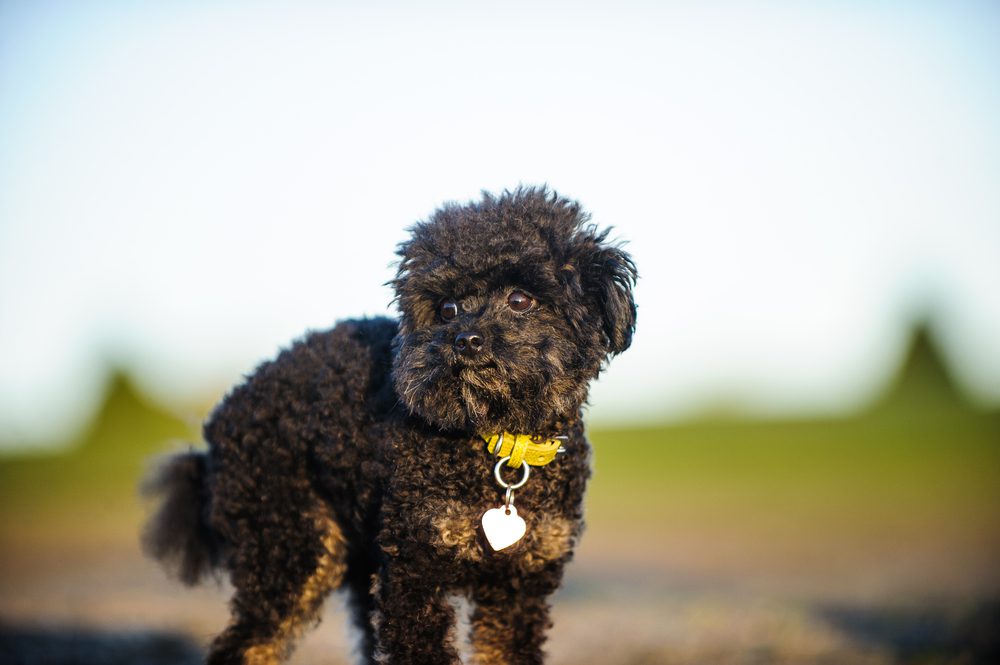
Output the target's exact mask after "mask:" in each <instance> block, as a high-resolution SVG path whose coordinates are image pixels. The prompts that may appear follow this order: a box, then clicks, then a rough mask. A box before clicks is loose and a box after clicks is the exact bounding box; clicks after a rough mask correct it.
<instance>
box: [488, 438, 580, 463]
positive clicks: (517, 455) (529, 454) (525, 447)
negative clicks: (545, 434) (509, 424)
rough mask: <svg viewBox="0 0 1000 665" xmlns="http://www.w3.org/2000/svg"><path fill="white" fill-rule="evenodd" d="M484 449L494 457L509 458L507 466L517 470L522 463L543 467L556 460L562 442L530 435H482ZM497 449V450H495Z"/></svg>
mask: <svg viewBox="0 0 1000 665" xmlns="http://www.w3.org/2000/svg"><path fill="white" fill-rule="evenodd" d="M483 440H484V441H486V449H487V450H488V451H489V452H490V454H491V455H494V456H495V457H510V459H509V460H507V466H509V467H511V468H515V469H516V468H518V467H520V466H521V463H522V462H524V463H526V464H529V465H531V466H545V465H546V464H548V463H549V462H551V461H552V460H554V459H555V458H556V453H558V452H560V446H562V442H561V441H560V440H559V439H554V438H553V439H540V438H538V437H532V436H531V435H530V434H511V433H510V432H500V433H499V434H484V435H483ZM498 447H499V450H497V448H498Z"/></svg>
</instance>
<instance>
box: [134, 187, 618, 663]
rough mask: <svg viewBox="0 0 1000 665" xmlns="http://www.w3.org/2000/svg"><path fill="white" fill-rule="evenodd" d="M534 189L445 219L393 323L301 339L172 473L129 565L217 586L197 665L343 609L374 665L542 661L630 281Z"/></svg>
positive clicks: (399, 289)
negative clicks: (226, 582) (467, 627)
mask: <svg viewBox="0 0 1000 665" xmlns="http://www.w3.org/2000/svg"><path fill="white" fill-rule="evenodd" d="M588 220H589V216H588V215H587V214H586V213H585V212H584V211H583V210H582V209H581V207H580V206H579V204H577V203H575V202H573V201H570V200H568V199H566V198H562V197H560V196H558V195H557V194H555V193H553V192H551V191H549V190H547V189H546V188H518V189H516V190H515V191H512V192H511V191H506V192H504V193H503V194H502V195H500V196H493V195H490V194H484V195H483V198H482V200H480V201H477V202H472V203H469V204H467V205H457V204H448V205H445V206H444V207H443V208H441V209H440V210H438V211H437V212H435V213H434V214H433V215H432V216H431V217H430V218H429V219H428V220H426V221H423V222H420V223H417V224H416V225H415V226H414V227H413V228H412V229H411V230H412V235H411V237H410V238H409V240H407V241H405V242H403V243H402V244H401V245H400V246H399V248H398V250H397V253H398V255H399V256H400V260H399V263H398V271H397V273H396V276H395V278H394V279H393V280H392V282H391V285H392V286H393V287H394V289H395V292H396V301H397V303H398V306H399V311H400V317H399V320H392V319H388V318H373V319H361V320H350V321H343V322H341V323H338V324H337V325H336V326H335V327H334V328H333V329H331V330H327V331H323V332H313V333H310V334H308V335H306V336H305V337H304V338H303V339H301V340H299V341H297V342H296V343H294V344H293V345H292V346H291V347H290V348H288V349H287V350H285V351H283V352H282V353H281V354H279V355H278V357H277V358H276V359H274V360H272V361H268V362H265V363H263V364H262V365H261V366H260V367H258V368H257V370H256V371H255V372H254V373H253V374H252V375H250V376H249V377H248V378H247V379H246V380H245V381H244V382H243V383H242V384H240V385H238V386H237V387H236V388H234V389H233V390H232V391H231V392H230V393H229V395H227V396H226V398H225V399H224V400H223V401H222V402H221V403H220V404H219V405H218V406H217V407H216V408H215V410H214V412H213V413H212V415H211V417H210V418H209V419H208V421H207V423H206V424H205V427H204V436H205V440H206V441H207V442H208V449H207V450H205V451H192V452H188V453H183V454H179V455H176V456H174V457H172V458H170V459H169V460H168V461H167V462H166V463H165V464H163V465H162V466H161V467H160V468H159V470H158V471H157V473H156V474H154V476H153V477H151V478H150V480H149V481H148V483H147V490H148V491H150V492H152V493H154V494H158V495H160V496H161V497H162V503H161V504H160V507H159V510H158V512H157V513H156V515H155V516H154V517H153V519H152V520H151V521H150V523H149V524H148V525H147V527H146V531H145V533H144V545H145V547H146V550H147V552H148V553H150V554H151V555H152V556H153V557H155V558H157V559H160V560H161V561H162V562H163V563H164V564H165V565H166V566H167V567H168V569H170V570H172V571H173V572H174V573H175V574H177V575H178V576H179V577H180V579H182V580H183V581H184V582H186V583H188V584H193V583H195V582H197V581H198V580H199V579H201V578H202V577H204V576H205V575H206V574H209V573H211V572H213V571H215V570H216V569H220V568H221V569H224V570H225V571H227V572H228V573H229V578H230V580H231V581H232V585H233V588H234V590H235V593H234V595H233V598H232V601H231V610H232V620H231V622H230V623H229V626H228V627H227V628H226V629H225V630H224V631H223V632H222V633H221V634H219V635H218V637H216V639H215V640H214V642H213V643H212V645H211V648H210V651H209V655H208V662H209V663H214V664H222V663H227V664H237V663H240V664H243V665H257V664H262V663H277V662H280V661H281V660H283V659H284V658H286V657H287V655H288V654H289V653H290V651H291V648H292V646H293V642H294V640H295V638H296V637H298V636H299V635H300V634H301V633H302V631H303V630H304V629H305V628H307V627H308V626H310V625H311V624H314V623H316V622H318V618H319V614H320V609H321V607H322V605H323V601H324V599H325V598H326V596H327V595H328V594H329V593H330V592H331V591H333V590H335V589H340V588H344V589H346V590H347V591H348V594H349V595H348V598H349V604H350V608H351V610H352V614H353V619H354V622H355V623H356V625H357V627H358V628H359V629H360V633H361V644H360V651H361V655H362V658H363V659H364V662H366V663H393V664H400V665H407V664H410V665H419V664H424V663H428V664H429V663H457V662H459V656H458V651H457V649H456V647H455V645H454V643H453V633H454V632H455V631H454V626H455V610H454V606H453V604H452V603H451V601H450V598H451V597H453V596H455V595H457V594H463V595H465V596H466V597H467V598H468V599H469V600H470V601H471V605H472V607H473V610H472V616H471V627H472V634H471V648H472V650H473V652H474V654H475V656H474V658H475V662H477V663H540V662H542V661H543V657H544V656H543V651H542V644H543V642H544V640H545V631H546V630H547V629H548V627H549V626H550V625H551V622H550V620H549V604H548V597H549V596H550V594H552V593H553V592H554V591H555V590H556V588H557V587H558V586H559V584H560V580H561V578H562V574H563V568H564V566H565V565H566V563H567V561H568V560H569V559H570V557H571V555H572V552H573V547H574V545H575V543H576V541H577V539H578V537H579V536H580V532H581V528H582V517H583V494H584V488H585V485H586V483H587V479H588V477H589V476H590V465H589V462H590V446H589V445H588V443H587V439H586V438H585V436H584V428H583V423H582V421H581V407H582V406H583V404H584V402H585V401H586V399H587V391H588V388H589V384H590V381H591V380H592V379H594V378H595V377H597V375H598V374H599V373H600V371H601V369H602V367H603V366H604V364H605V363H606V362H607V361H608V359H609V358H610V357H611V356H614V355H615V354H618V353H621V352H622V351H624V350H625V349H627V348H628V346H629V344H630V343H631V341H632V333H633V330H634V327H635V317H636V308H635V303H634V301H633V297H632V287H633V285H634V284H635V279H636V269H635V265H634V264H633V262H632V260H631V259H630V257H629V256H628V254H626V253H625V252H624V251H623V250H622V249H621V247H620V246H618V245H617V244H614V243H611V242H609V241H608V232H607V231H606V230H605V231H599V230H598V229H597V228H596V227H595V226H593V225H591V224H589V222H588Z"/></svg>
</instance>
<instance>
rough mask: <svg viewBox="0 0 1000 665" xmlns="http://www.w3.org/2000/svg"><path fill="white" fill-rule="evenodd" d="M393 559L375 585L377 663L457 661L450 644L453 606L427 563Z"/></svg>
mask: <svg viewBox="0 0 1000 665" xmlns="http://www.w3.org/2000/svg"><path fill="white" fill-rule="evenodd" d="M408 559H409V558H407V561H403V557H401V556H399V557H394V558H393V560H392V561H390V562H388V563H386V565H385V566H384V567H383V570H382V572H381V574H380V575H379V577H378V583H377V584H376V586H375V589H374V592H375V607H376V611H375V635H376V639H377V642H378V648H377V650H376V654H377V655H376V660H377V661H378V662H385V663H392V664H393V665H395V664H396V663H407V664H408V665H453V664H456V663H459V662H460V661H459V657H458V652H457V651H456V650H455V646H454V644H453V643H452V640H453V633H454V626H455V610H454V609H453V608H452V605H451V603H449V602H448V599H447V597H446V595H445V592H444V590H443V589H442V588H441V585H440V584H439V581H438V580H436V579H434V571H433V570H430V569H428V567H427V566H426V565H417V564H416V562H409V561H408Z"/></svg>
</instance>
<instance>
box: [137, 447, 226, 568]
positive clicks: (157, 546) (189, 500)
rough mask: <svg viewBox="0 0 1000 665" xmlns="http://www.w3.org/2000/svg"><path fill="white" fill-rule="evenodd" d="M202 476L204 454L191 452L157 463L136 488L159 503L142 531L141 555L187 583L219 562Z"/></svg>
mask: <svg viewBox="0 0 1000 665" xmlns="http://www.w3.org/2000/svg"><path fill="white" fill-rule="evenodd" d="M207 476H208V458H207V455H206V454H205V453H204V452H197V451H194V450H192V451H190V452H186V453H180V454H177V455H173V456H171V457H168V458H166V459H164V460H162V461H161V462H160V464H158V465H157V466H156V468H154V469H153V471H152V472H151V473H150V474H149V475H148V476H147V477H146V479H145V480H144V481H143V483H142V486H141V489H142V493H143V494H145V495H146V496H153V497H158V498H159V499H160V501H161V503H160V507H159V509H158V510H157V511H156V513H155V514H154V515H153V517H152V519H150V520H149V522H148V523H147V524H146V527H145V529H144V530H143V533H142V548H143V551H145V552H146V554H147V555H149V556H151V557H153V558H154V559H157V560H158V561H159V562H160V563H162V564H163V566H164V568H166V569H167V571H168V572H169V573H171V574H172V575H175V576H177V577H178V578H179V579H180V580H181V581H182V582H184V583H185V584H187V585H192V584H195V583H197V582H198V581H199V580H201V579H202V578H203V577H205V576H206V575H207V574H209V573H211V572H212V571H213V570H215V569H216V568H217V567H218V565H219V561H220V545H219V539H218V537H217V536H216V534H215V533H214V532H213V531H212V528H211V527H210V526H209V524H208V500H209V492H208V486H207V483H206V480H207Z"/></svg>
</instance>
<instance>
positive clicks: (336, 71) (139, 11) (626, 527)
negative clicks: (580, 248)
mask: <svg viewBox="0 0 1000 665" xmlns="http://www.w3.org/2000/svg"><path fill="white" fill-rule="evenodd" d="M998 34H1000V5H997V4H996V3H993V2H987V1H982V2H973V1H958V2H948V3H943V2H919V1H918V2H905V3H904V2H892V1H887V2H877V3H857V2H815V3H808V4H794V3H787V2H760V3H754V4H753V5H752V6H750V5H749V4H747V3H738V2H724V1H719V2H707V3H695V2H676V3H644V2H619V3H615V4H614V5H613V6H612V4H611V3H587V2H573V3H544V4H542V3H517V2H508V3H504V4H502V5H501V4H497V5H486V4H469V3H457V2H456V3H446V2H429V3H423V4H422V5H421V6H420V7H419V8H418V7H416V6H413V5H411V4H406V3H382V4H379V5H377V6H375V5H372V4H370V3H352V2H343V3H327V2H288V3H281V4H275V3H264V2H225V1H222V0H210V1H208V2H189V1H186V0H181V1H177V2H145V3H129V2H123V1H110V0H94V1H90V2H68V1H58V0H35V1H33V2H27V1H17V0H7V1H2V2H0V663H22V662H24V663H27V662H31V663H57V662H58V663H63V662H65V663H69V662H74V663H77V662H78V663H112V662H114V663H126V662H137V663H138V662H142V663H165V664H166V663H178V664H179V663H189V662H198V658H199V657H200V656H199V654H200V650H201V649H202V647H203V646H204V644H206V643H207V642H208V641H209V640H210V639H211V637H212V636H213V635H214V634H215V632H217V631H218V630H219V629H221V627H222V626H224V624H225V621H226V616H227V613H226V607H225V603H226V600H227V598H228V594H227V590H226V588H225V584H224V583H220V584H219V585H216V586H211V585H209V586H208V587H205V588H200V589H196V590H189V589H184V588H182V587H181V586H180V585H179V584H177V583H175V582H172V581H170V580H168V579H167V578H166V576H165V575H164V574H163V573H162V572H161V571H160V570H159V569H158V568H157V567H155V566H154V565H152V564H151V563H149V562H146V561H145V560H144V559H143V558H142V556H141V554H140V552H139V549H138V532H139V529H140V525H141V522H142V520H143V518H144V515H146V514H147V513H148V511H149V506H148V505H145V504H144V503H143V502H142V500H141V499H140V498H139V496H138V493H137V491H136V485H137V482H138V479H139V478H140V477H141V476H142V474H143V471H144V469H145V468H147V467H148V465H149V463H150V459H151V458H152V457H153V456H155V455H158V454H161V453H164V452H168V451H170V450H176V449H179V448H183V447H184V446H186V445H190V443H195V444H197V443H198V442H199V441H200V435H199V423H200V421H201V419H202V418H204V416H205V415H206V414H207V413H208V411H209V410H210V409H211V407H212V405H213V404H214V403H215V402H216V401H217V400H218V399H219V398H220V397H221V396H222V395H223V394H224V393H225V391H226V390H227V389H228V387H229V386H231V385H232V384H234V383H236V382H238V381H239V380H240V379H241V377H242V376H244V375H245V374H246V373H248V372H249V371H251V370H252V368H253V367H254V366H255V365H256V364H257V363H259V362H261V361H262V360H264V359H266V358H269V357H271V356H272V355H274V354H275V353H276V352H277V350H278V349H280V348H282V347H283V346H285V345H287V344H288V343H289V341H291V340H292V339H294V338H296V337H297V336H299V335H301V334H302V333H303V332H304V331H306V330H309V329H321V328H325V327H328V326H330V325H332V324H333V323H334V322H335V321H337V320H339V319H342V318H347V317H353V316H360V315H369V316H374V315H390V316H392V315H394V311H393V309H392V307H391V305H390V300H391V298H392V295H391V293H390V291H389V290H388V289H387V288H386V287H385V286H384V284H385V282H386V281H387V280H388V279H390V278H391V276H392V274H393V266H392V261H393V259H394V254H393V252H394V248H395V245H396V243H398V242H400V241H401V240H403V239H404V238H405V237H406V233H407V232H406V229H407V227H408V226H409V225H410V224H412V223H413V222H415V221H417V220H419V219H421V218H424V217H426V216H427V215H429V214H430V213H431V212H432V211H433V210H434V209H435V208H436V207H437V206H439V205H440V204H442V203H444V202H446V201H450V200H458V201H466V200H469V199H473V198H476V197H478V196H479V192H480V190H482V189H486V190H489V191H494V192H495V191H500V190H502V189H504V188H513V187H516V186H517V185H518V184H522V183H523V184H529V185H532V184H543V183H547V184H548V185H550V186H551V187H553V188H554V189H556V190H557V191H558V192H559V193H561V194H564V195H567V196H569V197H572V198H576V199H578V200H580V201H581V203H583V205H584V206H585V207H586V208H587V209H588V210H589V211H590V212H591V213H592V215H593V220H594V221H595V222H597V223H598V224H599V225H601V226H614V228H615V230H614V235H615V236H616V237H618V238H620V239H622V240H625V241H627V242H628V245H627V248H628V250H629V251H630V252H631V253H632V254H633V257H634V258H635V261H636V264H637V265H638V267H639V271H640V282H639V285H638V287H637V290H636V300H637V302H638V303H639V319H638V328H637V333H636V336H635V341H634V344H633V347H632V348H631V349H630V350H629V351H628V352H627V353H625V354H624V355H622V356H621V357H620V358H617V359H616V360H615V361H614V362H613V363H612V364H611V366H610V367H609V369H608V370H607V371H606V372H605V373H604V374H603V375H602V376H601V378H600V380H599V382H598V383H597V384H596V385H595V386H594V389H593V391H592V395H591V400H590V401H591V405H590V407H589V411H588V418H589V422H590V427H591V436H592V439H593V442H594V444H595V449H596V455H595V476H594V479H593V482H592V484H591V490H590V494H589V497H588V530H587V533H586V536H585V538H584V540H583V543H582V545H581V546H580V548H579V550H578V553H577V557H576V561H575V562H574V564H573V566H572V567H571V572H570V574H569V575H568V577H567V579H566V582H565V585H564V589H563V591H562V592H560V594H559V595H558V596H557V598H556V613H555V622H556V625H555V628H554V629H553V631H552V637H551V640H550V648H549V651H550V653H551V660H552V662H554V663H635V664H638V663H705V662H711V663H722V664H726V663H740V664H742V663H754V664H757V663H817V664H818V663H847V664H851V663H878V664H888V663H962V664H968V663H992V662H1000V646H998V645H1000V565H998V563H1000V561H998V559H1000V187H998V186H997V183H998V182H1000V123H998V121H997V118H1000V69H998V63H1000V39H998V38H997V37H998ZM351 643H352V636H351V634H350V633H349V632H348V630H347V629H346V628H345V626H344V621H343V610H342V606H341V601H340V600H338V599H336V598H335V599H333V600H331V601H330V603H329V605H328V610H327V618H326V621H325V622H324V624H323V626H322V627H321V628H320V630H318V631H316V632H315V633H313V634H311V635H310V636H309V637H308V638H307V639H306V640H305V642H304V644H303V646H302V647H301V648H300V649H299V651H297V652H296V655H295V657H294V659H293V662H295V663H300V664H307V663H313V662H320V661H322V662H336V663H340V662H344V663H346V662H352V661H351V660H350V657H349V653H350V649H351Z"/></svg>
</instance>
